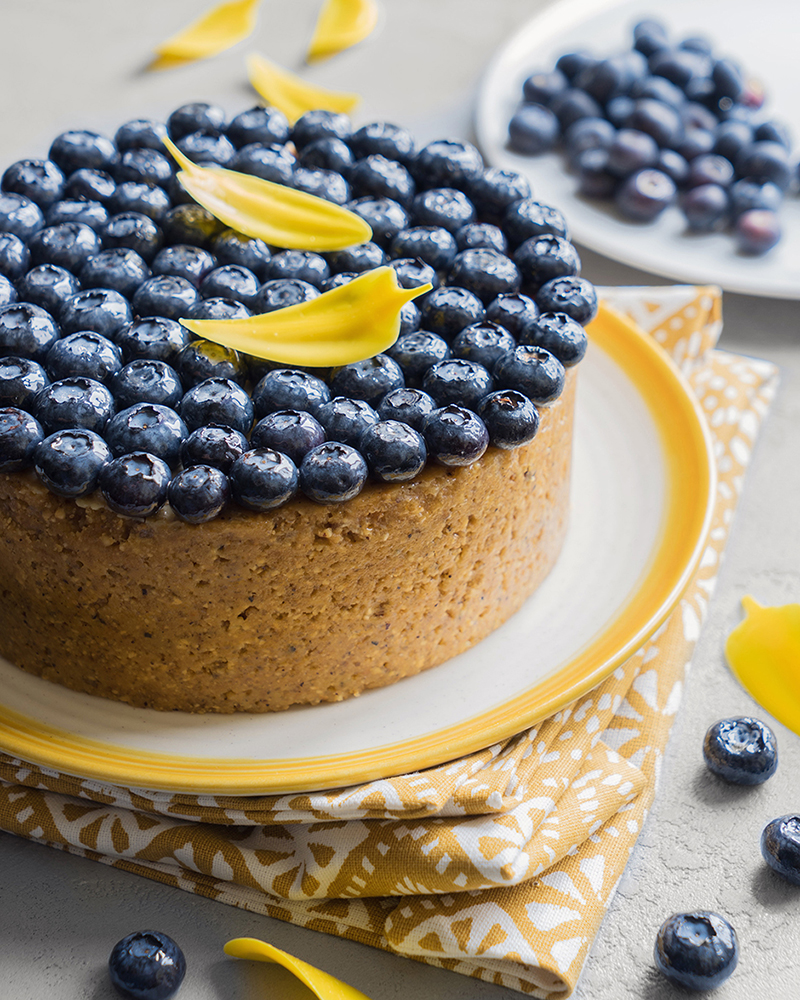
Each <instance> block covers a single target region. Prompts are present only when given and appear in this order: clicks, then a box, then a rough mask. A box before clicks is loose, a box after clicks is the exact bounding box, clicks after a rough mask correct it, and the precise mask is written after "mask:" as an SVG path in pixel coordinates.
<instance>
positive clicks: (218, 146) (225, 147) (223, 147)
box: [175, 128, 236, 167]
mask: <svg viewBox="0 0 800 1000" xmlns="http://www.w3.org/2000/svg"><path fill="white" fill-rule="evenodd" d="M175 145H176V146H177V147H178V149H179V150H180V151H181V152H182V153H183V154H184V156H188V157H189V159H190V160H192V161H193V162H194V163H208V164H210V165H211V166H221V167H227V166H230V164H231V161H232V160H233V158H234V157H235V156H236V147H235V146H234V145H233V143H232V142H230V141H229V140H228V139H227V138H226V137H225V136H224V135H220V134H219V133H218V132H217V131H216V130H215V129H207V128H201V129H197V131H196V132H190V133H189V134H188V135H185V136H183V137H182V138H180V139H178V141H177V142H176V143H175Z"/></svg>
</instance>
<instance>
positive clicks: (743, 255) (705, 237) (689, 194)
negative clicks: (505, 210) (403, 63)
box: [476, 0, 800, 299]
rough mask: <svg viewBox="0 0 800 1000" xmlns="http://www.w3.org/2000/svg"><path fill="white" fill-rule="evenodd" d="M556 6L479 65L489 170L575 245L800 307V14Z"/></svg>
mask: <svg viewBox="0 0 800 1000" xmlns="http://www.w3.org/2000/svg"><path fill="white" fill-rule="evenodd" d="M736 7H737V3H735V2H734V3H733V4H731V3H730V2H723V0H707V2H706V3H703V4H692V3H689V2H688V0H674V2H672V3H670V5H669V10H668V13H664V14H662V13H660V12H657V11H655V9H654V7H653V5H652V4H647V3H645V2H643V0H627V2H623V3H619V2H609V0H563V2H560V3H557V4H555V5H554V6H552V7H548V8H546V9H545V10H544V11H542V12H541V13H539V14H537V15H536V16H535V17H534V18H533V19H532V20H531V21H529V22H528V23H527V24H526V25H524V26H523V27H522V28H521V29H520V30H519V31H518V33H517V34H516V35H515V36H514V37H513V38H512V39H511V40H510V41H509V43H508V44H507V45H506V46H505V48H503V49H502V50H501V51H500V52H499V53H498V55H497V56H496V57H495V59H494V60H493V62H492V63H491V65H490V67H489V69H488V71H487V73H486V75H485V77H484V80H483V83H482V86H481V91H480V95H479V100H478V105H477V109H476V132H477V135H478V140H479V143H480V145H481V147H482V149H483V152H484V155H485V156H486V159H487V160H488V161H489V162H491V163H492V164H494V165H495V166H497V167H499V168H502V169H505V170H510V171H516V172H518V173H521V174H522V175H523V176H524V177H526V178H527V180H528V181H529V182H530V184H531V187H532V189H533V197H534V198H535V199H537V200H540V201H541V202H543V203H545V204H556V205H558V206H559V208H561V209H562V211H563V212H564V214H565V215H566V217H567V220H568V222H569V224H570V230H571V239H572V240H573V241H574V242H576V243H579V244H582V245H583V246H585V247H588V248H590V249H592V250H594V251H596V252H598V253H601V254H603V255H605V256H607V257H610V258H612V259H614V260H618V261H620V262H622V263H625V264H628V265H630V266H633V267H637V268H640V269H642V270H646V271H649V272H651V273H653V274H657V275H661V276H663V277H666V278H671V279H676V280H678V281H685V282H690V283H713V284H718V285H720V286H721V287H722V288H724V289H726V290H728V291H735V292H742V293H745V294H751V295H761V296H769V297H776V298H789V299H796V298H800V167H799V165H798V161H799V160H800V108H798V106H797V102H796V95H797V93H798V91H799V90H800V64H798V62H797V59H796V53H795V51H794V49H793V44H794V42H793V39H796V38H797V35H798V32H799V31H800V7H798V5H797V4H795V3H792V2H791V0H765V3H764V4H763V5H762V6H761V7H760V8H759V16H758V17H756V18H754V17H752V16H751V15H752V12H751V11H746V10H745V9H744V7H742V10H741V11H740V13H739V14H737V11H736Z"/></svg>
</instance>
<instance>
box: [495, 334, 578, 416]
mask: <svg viewBox="0 0 800 1000" xmlns="http://www.w3.org/2000/svg"><path fill="white" fill-rule="evenodd" d="M492 372H493V374H494V377H495V379H496V381H497V384H498V385H499V386H501V387H502V388H505V389H516V390H517V392H521V393H524V395H526V396H527V397H528V398H529V399H531V400H532V401H533V402H534V403H541V404H545V403H552V402H553V400H555V399H558V397H559V396H560V395H561V393H562V391H563V389H564V379H565V374H564V366H563V365H562V364H561V362H560V361H559V360H558V358H556V357H555V356H554V355H553V354H551V353H550V352H549V351H547V350H545V349H544V348H543V347H530V346H526V345H521V346H520V347H515V348H514V350H513V351H509V352H508V353H507V354H504V355H502V356H501V357H500V358H499V359H498V360H497V361H496V362H495V365H494V368H493V369H492Z"/></svg>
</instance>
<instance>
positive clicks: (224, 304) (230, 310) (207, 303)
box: [186, 298, 252, 319]
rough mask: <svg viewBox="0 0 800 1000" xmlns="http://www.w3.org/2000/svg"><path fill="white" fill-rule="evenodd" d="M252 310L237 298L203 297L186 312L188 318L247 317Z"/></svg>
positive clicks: (250, 314)
mask: <svg viewBox="0 0 800 1000" xmlns="http://www.w3.org/2000/svg"><path fill="white" fill-rule="evenodd" d="M248 316H252V313H251V311H250V310H249V309H248V308H247V306H246V305H245V304H244V303H243V302H237V301H236V299H223V298H213V299H201V300H200V301H199V302H197V303H195V304H194V305H193V306H192V308H191V309H190V310H189V312H188V313H187V314H186V319H247V317H248Z"/></svg>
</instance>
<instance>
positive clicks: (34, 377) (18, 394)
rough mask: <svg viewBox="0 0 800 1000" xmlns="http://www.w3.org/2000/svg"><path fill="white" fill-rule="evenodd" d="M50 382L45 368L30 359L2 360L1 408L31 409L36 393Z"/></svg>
mask: <svg viewBox="0 0 800 1000" xmlns="http://www.w3.org/2000/svg"><path fill="white" fill-rule="evenodd" d="M49 381H50V379H49V378H48V377H47V372H46V371H45V370H44V368H43V367H42V366H41V365H40V364H38V362H36V361H31V359H30V358H18V357H14V356H13V355H10V356H8V357H5V358H0V406H14V407H18V408H19V409H23V410H28V409H30V408H31V406H32V405H33V398H34V396H35V395H36V393H37V392H39V390H40V389H43V388H44V387H45V386H46V385H47V384H48V382H49Z"/></svg>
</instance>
